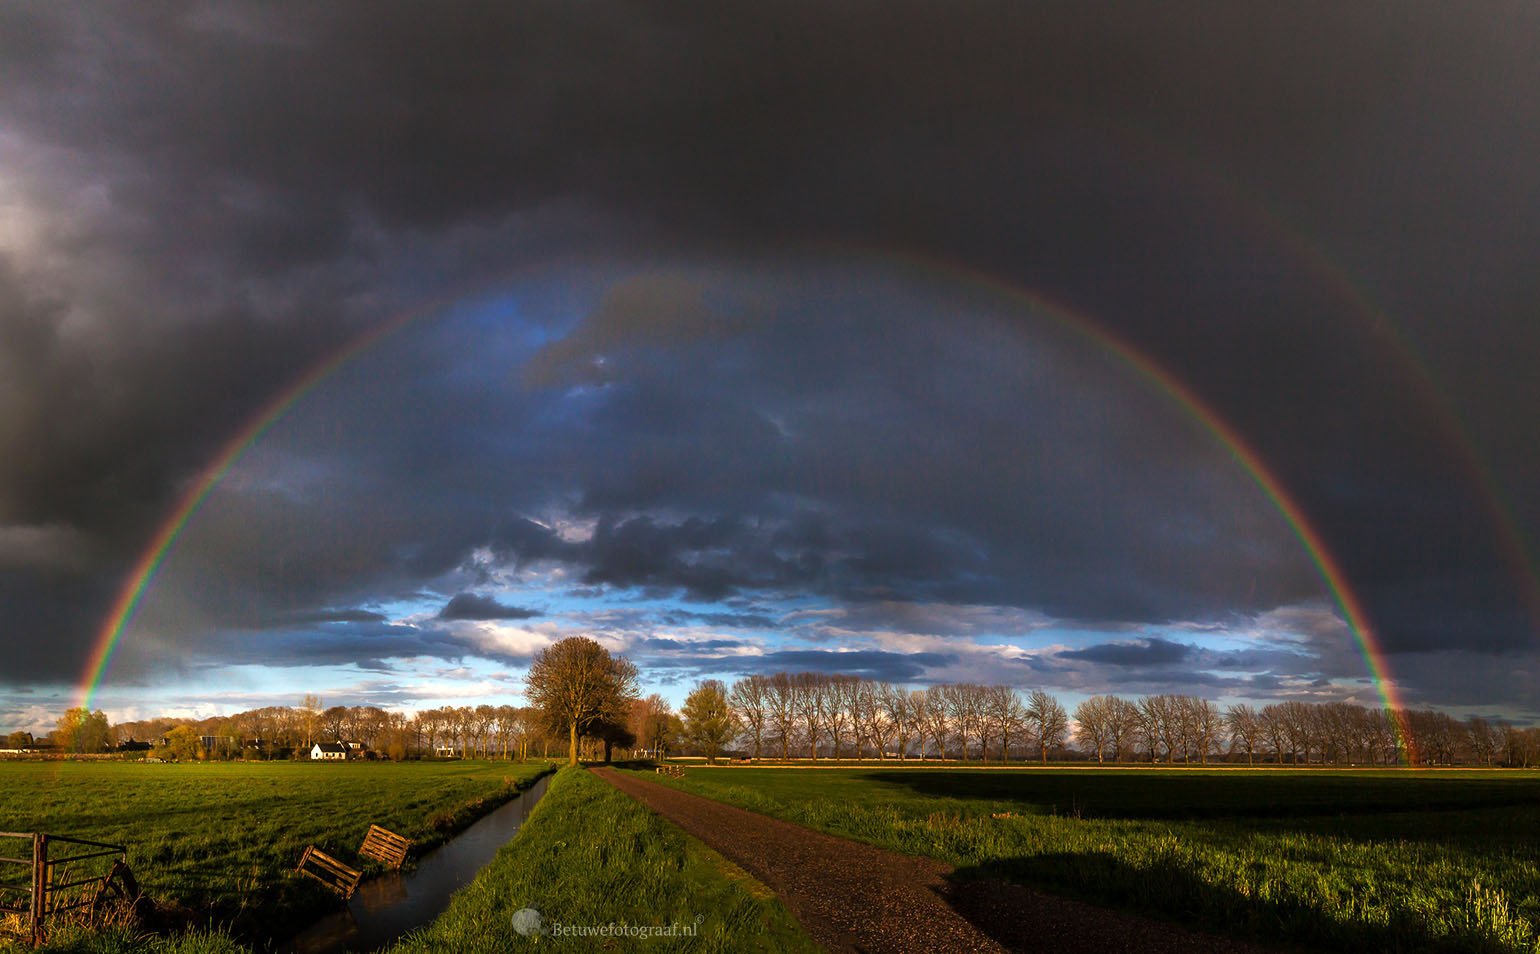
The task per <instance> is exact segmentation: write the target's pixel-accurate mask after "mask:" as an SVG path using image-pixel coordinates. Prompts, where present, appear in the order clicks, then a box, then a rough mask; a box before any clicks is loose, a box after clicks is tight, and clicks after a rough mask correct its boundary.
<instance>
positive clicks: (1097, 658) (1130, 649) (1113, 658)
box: [1057, 636, 1193, 668]
mask: <svg viewBox="0 0 1540 954" xmlns="http://www.w3.org/2000/svg"><path fill="white" fill-rule="evenodd" d="M1192 651H1193V647H1191V646H1189V645H1187V644H1186V643H1177V642H1172V641H1171V640H1169V639H1161V638H1160V637H1159V636H1147V637H1145V638H1144V639H1139V640H1135V641H1133V642H1126V643H1103V644H1101V645H1099V646H1088V647H1086V648H1085V649H1066V650H1062V651H1060V652H1059V653H1057V655H1058V656H1059V658H1061V659H1083V660H1085V661H1086V662H1094V663H1106V664H1108V665H1112V666H1136V667H1139V668H1146V667H1150V666H1172V665H1175V664H1177V663H1180V662H1182V661H1183V660H1184V659H1186V658H1187V657H1188V655H1189V654H1190V653H1191V652H1192Z"/></svg>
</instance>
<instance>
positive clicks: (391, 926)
mask: <svg viewBox="0 0 1540 954" xmlns="http://www.w3.org/2000/svg"><path fill="white" fill-rule="evenodd" d="M550 780H551V777H550V776H549V775H547V776H545V777H544V778H542V779H540V781H538V782H536V783H535V784H534V785H533V786H532V787H531V788H530V789H529V791H527V792H524V793H523V794H521V795H519V796H518V797H516V798H514V799H513V800H512V801H510V802H509V803H508V804H506V805H503V806H502V807H500V808H498V809H497V810H496V811H494V812H492V813H491V814H489V815H487V816H486V817H484V818H481V819H480V820H478V821H477V822H476V823H475V824H474V825H472V826H471V827H469V828H467V829H465V831H463V832H461V833H460V834H459V835H456V836H455V837H454V838H452V839H450V840H449V841H447V842H445V843H444V844H442V845H440V846H438V847H437V848H435V849H433V850H432V851H430V852H428V853H427V854H426V855H423V856H422V857H421V858H419V859H418V860H417V867H416V869H414V870H413V871H410V872H407V873H406V874H400V873H398V872H391V873H389V874H387V875H385V876H383V877H380V878H374V879H372V880H369V881H365V882H364V883H363V884H360V885H359V886H358V890H357V891H356V892H354V893H353V897H352V898H351V899H350V900H349V901H348V904H347V907H346V908H344V909H342V910H341V911H338V912H336V913H335V914H329V915H327V916H326V917H324V918H322V919H321V920H319V921H317V922H315V923H314V924H312V925H311V926H310V927H309V928H306V929H305V930H304V931H302V932H301V933H300V934H299V935H298V936H297V937H295V938H294V940H292V941H290V942H289V943H288V944H287V945H284V946H283V947H282V948H281V950H282V951H283V952H284V954H344V952H350V951H351V952H361V951H373V950H377V949H379V948H381V947H383V946H385V945H386V944H389V943H390V942H392V941H394V940H396V939H397V938H399V937H401V936H402V935H404V934H406V933H408V932H409V931H412V930H414V929H416V928H419V927H423V926H425V925H427V924H430V923H432V922H433V920H434V919H436V918H437V917H438V916H439V915H440V914H442V913H444V909H445V908H447V907H449V896H450V895H452V894H454V893H455V892H456V891H458V890H459V889H460V888H463V887H465V886H466V885H467V884H470V883H471V881H472V880H473V879H474V878H475V877H476V875H477V874H479V873H480V872H481V869H482V868H485V867H486V866H487V864H488V863H490V862H491V860H492V856H494V855H496V854H497V849H499V848H501V847H502V846H503V845H506V844H507V843H508V842H509V841H510V840H511V839H512V838H513V836H514V835H516V834H518V831H519V827H520V826H521V825H523V824H524V820H525V819H526V818H528V817H529V813H530V810H531V809H533V808H534V807H535V803H536V802H538V801H540V797H541V796H542V795H544V794H545V789H546V785H547V784H548V783H549V782H550Z"/></svg>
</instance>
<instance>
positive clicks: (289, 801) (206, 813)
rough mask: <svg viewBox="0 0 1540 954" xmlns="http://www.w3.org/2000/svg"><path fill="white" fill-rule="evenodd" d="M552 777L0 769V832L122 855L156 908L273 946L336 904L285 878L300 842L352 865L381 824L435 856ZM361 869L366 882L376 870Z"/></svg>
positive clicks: (387, 767)
mask: <svg viewBox="0 0 1540 954" xmlns="http://www.w3.org/2000/svg"><path fill="white" fill-rule="evenodd" d="M546 770H547V764H546V763H544V762H541V763H529V764H518V763H507V762H405V763H400V764H393V763H388V762H367V763H345V764H336V763H333V764H321V763H306V762H300V763H283V762H262V763H221V762H207V763H204V762H184V763H178V764H159V765H157V764H144V763H124V762H78V763H77V762H4V763H0V831H21V832H25V831H44V832H47V833H48V834H50V835H63V836H67V837H74V838H83V839H88V840H92V841H102V842H109V843H116V844H122V845H126V846H127V847H128V860H129V866H130V867H131V868H132V870H133V871H134V874H135V875H136V876H137V877H138V879H139V882H140V885H141V887H142V888H143V889H144V891H145V892H146V894H148V895H150V896H151V897H153V898H154V899H155V900H156V901H157V902H158V903H159V904H161V905H163V906H167V907H169V908H171V909H173V910H181V911H182V912H183V913H184V915H185V917H186V918H187V919H188V920H189V921H191V922H192V923H200V922H209V921H212V922H214V923H217V924H220V925H225V926H228V927H230V928H231V929H232V930H233V931H234V933H235V934H236V935H237V936H248V937H271V936H274V935H278V934H281V933H282V932H283V931H284V930H285V929H286V927H287V926H292V925H295V924H299V923H302V922H303V921H304V920H305V919H306V918H307V917H309V916H311V915H313V914H314V913H316V912H318V911H320V910H323V909H331V908H334V907H335V905H336V901H335V898H334V897H333V896H331V895H330V894H328V893H327V891H326V889H325V888H323V887H321V886H320V885H319V883H317V882H315V881H313V880H311V879H309V878H303V877H296V876H293V875H292V874H291V873H290V872H291V871H292V869H293V868H294V865H295V863H296V862H298V860H299V857H300V854H301V852H303V851H304V848H305V846H306V845H309V844H315V845H317V846H318V847H320V848H321V849H322V850H323V851H326V852H328V853H330V854H332V855H334V856H335V857H337V858H340V859H343V860H345V861H349V862H352V861H353V860H354V859H356V858H357V855H356V852H357V850H358V846H359V844H360V843H361V842H362V841H363V837H364V833H365V832H366V831H367V830H368V828H369V825H370V824H371V823H374V824H379V825H382V826H384V827H386V828H389V829H391V830H393V831H396V832H399V833H401V834H403V835H405V836H407V837H408V838H411V839H412V840H413V841H414V842H415V843H416V844H417V845H418V846H419V847H427V846H430V845H432V844H436V843H438V842H440V841H442V840H443V839H444V838H445V837H447V835H449V834H450V833H452V832H454V831H457V830H459V829H460V828H463V827H464V826H465V825H467V824H469V823H470V822H471V821H472V820H474V819H475V818H476V817H479V816H480V815H482V814H484V813H485V812H486V811H487V810H489V809H490V808H492V807H495V806H496V805H498V804H501V803H502V802H504V801H506V800H507V799H508V798H509V797H510V796H511V795H512V794H513V792H514V791H515V790H516V789H521V788H524V787H527V786H528V785H529V784H530V783H531V782H532V781H533V780H534V779H535V778H536V777H537V776H538V775H539V774H541V773H543V772H545V771H546ZM15 845H16V843H15V842H10V843H8V844H7V845H6V847H15ZM362 869H363V870H364V872H365V874H366V876H367V874H369V873H371V872H374V871H378V870H380V865H379V864H378V863H377V862H368V863H367V864H364V865H362Z"/></svg>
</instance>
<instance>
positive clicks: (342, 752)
mask: <svg viewBox="0 0 1540 954" xmlns="http://www.w3.org/2000/svg"><path fill="white" fill-rule="evenodd" d="M310 757H311V758H312V759H315V760H316V761H327V762H331V761H338V762H340V761H345V760H346V759H347V757H348V747H347V746H345V745H341V744H339V743H337V742H317V743H316V744H315V748H313V749H311V750H310Z"/></svg>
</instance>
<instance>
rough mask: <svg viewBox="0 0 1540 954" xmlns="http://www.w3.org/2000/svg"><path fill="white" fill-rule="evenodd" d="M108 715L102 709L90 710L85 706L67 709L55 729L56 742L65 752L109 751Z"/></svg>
mask: <svg viewBox="0 0 1540 954" xmlns="http://www.w3.org/2000/svg"><path fill="white" fill-rule="evenodd" d="M108 728H109V727H108V725H107V716H106V715H105V714H104V713H103V712H102V710H100V709H97V710H96V711H95V712H88V711H86V710H85V709H84V708H83V707H79V706H77V707H75V708H73V709H67V710H65V713H64V715H63V716H61V717H60V718H59V725H58V728H56V729H54V743H55V744H56V745H58V746H59V748H60V749H62V750H64V751H65V752H73V753H80V752H105V751H107V733H108Z"/></svg>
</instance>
